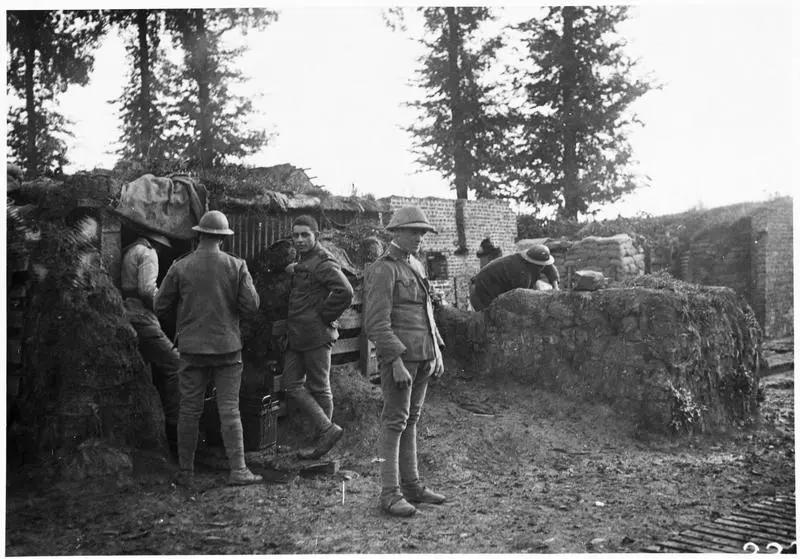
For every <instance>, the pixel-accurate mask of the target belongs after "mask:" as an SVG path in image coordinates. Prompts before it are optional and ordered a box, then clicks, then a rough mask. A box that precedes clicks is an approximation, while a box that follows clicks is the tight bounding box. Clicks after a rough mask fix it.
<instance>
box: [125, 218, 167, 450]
mask: <svg viewBox="0 0 800 559" xmlns="http://www.w3.org/2000/svg"><path fill="white" fill-rule="evenodd" d="M156 247H158V248H171V247H172V243H170V242H169V239H167V238H166V237H165V236H164V235H161V234H159V233H156V232H154V231H149V230H148V231H142V232H141V233H140V234H139V238H137V239H136V240H135V241H134V242H133V243H131V244H130V245H128V246H127V247H125V249H124V251H123V252H124V256H123V257H122V266H121V267H122V273H121V275H122V277H121V284H122V297H123V299H124V305H125V315H126V316H127V318H128V320H129V321H130V323H131V326H133V329H134V330H136V337H137V339H138V343H139V353H141V354H142V358H143V359H144V360H145V361H147V362H148V363H150V364H151V366H152V367H153V381H154V383H155V385H156V388H157V389H158V393H159V395H160V396H161V405H162V406H163V408H164V419H165V423H166V434H167V440H168V441H169V443H170V445H175V444H176V441H177V429H178V407H179V405H180V404H179V402H180V394H179V392H178V370H179V369H180V365H181V358H180V355H179V354H178V350H177V349H176V348H175V345H174V344H173V343H172V340H170V339H169V337H167V335H166V334H165V333H164V331H163V330H162V329H161V324H159V322H158V318H157V317H156V315H155V313H154V312H153V302H154V300H155V297H156V291H157V290H158V288H157V287H156V279H157V278H158V252H157V250H156Z"/></svg>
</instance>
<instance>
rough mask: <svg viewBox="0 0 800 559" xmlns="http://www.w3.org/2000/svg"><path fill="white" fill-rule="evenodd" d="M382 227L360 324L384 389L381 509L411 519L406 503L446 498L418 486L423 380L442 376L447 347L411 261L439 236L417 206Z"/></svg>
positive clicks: (424, 285)
mask: <svg viewBox="0 0 800 559" xmlns="http://www.w3.org/2000/svg"><path fill="white" fill-rule="evenodd" d="M386 229H387V230H389V231H391V232H392V234H393V235H392V241H391V243H390V244H389V248H388V250H387V251H386V253H384V255H383V256H381V257H380V258H379V259H378V260H377V261H376V262H375V263H373V264H372V265H371V266H370V267H369V268H368V269H367V271H366V277H365V283H364V285H365V287H364V326H365V328H366V331H367V336H368V337H369V339H370V340H371V341H372V342H373V343H374V344H375V349H376V353H377V357H378V368H379V370H380V375H381V391H382V392H383V412H382V413H381V439H380V457H381V458H382V459H383V462H382V464H381V485H382V489H381V496H380V507H381V509H382V510H383V511H384V512H386V513H388V514H390V515H392V516H411V515H412V514H414V513H415V512H416V511H417V509H416V508H415V507H414V506H413V505H412V504H411V503H432V504H441V503H443V502H444V501H445V497H444V496H443V495H439V494H437V493H434V492H433V491H431V490H430V489H428V488H426V487H425V486H424V485H422V484H421V482H420V479H419V471H418V469H417V422H418V420H419V416H420V412H421V410H422V404H423V402H424V401H425V392H426V390H427V387H428V381H429V379H430V378H431V376H433V377H437V376H439V375H441V374H442V373H443V372H444V364H443V362H442V350H441V348H442V347H443V345H444V343H443V342H442V337H441V336H440V335H439V330H438V329H437V328H436V323H435V322H434V319H433V304H432V302H431V296H430V286H429V284H428V280H427V278H426V277H425V271H424V269H423V267H422V264H421V263H420V261H419V260H418V259H417V258H416V256H415V255H416V253H417V252H418V251H419V249H420V246H421V244H422V237H424V236H425V234H426V233H427V232H428V231H433V232H434V233H435V232H436V229H435V228H434V227H433V226H432V225H431V224H430V222H429V221H428V218H427V217H426V216H425V214H424V213H423V211H422V210H421V209H420V208H418V207H416V206H408V207H405V208H401V209H399V210H397V211H396V212H395V214H394V216H392V219H391V221H390V222H389V225H387V226H386Z"/></svg>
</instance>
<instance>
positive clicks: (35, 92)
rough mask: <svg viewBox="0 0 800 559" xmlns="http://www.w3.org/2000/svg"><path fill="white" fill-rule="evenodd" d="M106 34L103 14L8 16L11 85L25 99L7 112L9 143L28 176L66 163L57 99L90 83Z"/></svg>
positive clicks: (49, 12) (63, 125)
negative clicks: (98, 48)
mask: <svg viewBox="0 0 800 559" xmlns="http://www.w3.org/2000/svg"><path fill="white" fill-rule="evenodd" d="M104 30H105V27H104V20H103V18H102V17H101V14H100V12H91V11H54V10H37V11H33V10H11V11H8V12H7V14H6V41H7V46H8V67H7V70H6V76H7V82H8V86H9V88H10V89H11V90H12V91H13V92H15V93H16V94H17V96H18V97H19V98H21V99H24V106H13V105H12V106H11V107H10V109H9V113H8V138H7V145H8V150H9V153H10V155H11V156H12V157H13V158H15V159H16V160H17V162H18V163H19V164H20V165H21V166H22V167H23V168H24V169H25V171H26V174H27V175H28V177H34V176H38V175H41V174H43V173H45V172H57V171H58V170H59V169H60V168H61V167H62V166H63V165H65V164H66V163H67V162H68V160H67V156H66V143H65V141H64V136H65V135H67V124H68V122H67V121H66V119H65V118H64V117H63V116H62V115H61V114H59V113H58V110H57V104H56V96H57V95H58V93H61V92H64V91H66V89H67V87H69V86H70V85H72V84H77V85H86V84H87V83H88V81H89V72H90V71H91V69H92V66H93V64H94V48H95V47H96V45H97V41H98V39H99V38H100V36H101V35H102V33H103V32H104Z"/></svg>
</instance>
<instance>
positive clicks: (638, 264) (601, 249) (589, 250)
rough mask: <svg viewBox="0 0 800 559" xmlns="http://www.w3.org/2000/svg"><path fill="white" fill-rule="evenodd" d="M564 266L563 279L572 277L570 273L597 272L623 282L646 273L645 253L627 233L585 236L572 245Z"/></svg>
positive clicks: (562, 270)
mask: <svg viewBox="0 0 800 559" xmlns="http://www.w3.org/2000/svg"><path fill="white" fill-rule="evenodd" d="M560 264H561V266H563V269H559V272H560V273H561V275H562V276H563V277H567V276H568V272H569V270H573V271H574V270H595V271H597V272H602V273H603V275H605V276H606V277H607V278H609V279H611V280H614V281H623V280H625V279H628V278H632V277H636V276H640V275H642V274H644V273H645V253H644V249H643V248H642V247H637V246H635V245H634V243H633V240H632V239H631V238H630V236H628V235H626V234H624V233H623V234H620V235H614V236H612V237H585V238H583V239H581V240H580V241H576V242H574V243H572V244H571V245H570V247H569V249H568V250H567V252H566V256H565V257H564V260H563V262H561V263H560Z"/></svg>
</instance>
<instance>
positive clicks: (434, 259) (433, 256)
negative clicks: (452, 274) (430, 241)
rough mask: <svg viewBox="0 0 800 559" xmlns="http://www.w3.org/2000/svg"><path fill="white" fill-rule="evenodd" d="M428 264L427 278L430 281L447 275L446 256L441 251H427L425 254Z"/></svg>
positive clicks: (444, 277) (445, 277)
mask: <svg viewBox="0 0 800 559" xmlns="http://www.w3.org/2000/svg"><path fill="white" fill-rule="evenodd" d="M425 260H426V261H427V264H428V279H429V280H431V281H435V280H443V279H447V278H448V277H449V274H448V272H447V257H446V256H445V255H444V253H441V252H429V253H427V254H426V255H425Z"/></svg>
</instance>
